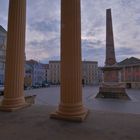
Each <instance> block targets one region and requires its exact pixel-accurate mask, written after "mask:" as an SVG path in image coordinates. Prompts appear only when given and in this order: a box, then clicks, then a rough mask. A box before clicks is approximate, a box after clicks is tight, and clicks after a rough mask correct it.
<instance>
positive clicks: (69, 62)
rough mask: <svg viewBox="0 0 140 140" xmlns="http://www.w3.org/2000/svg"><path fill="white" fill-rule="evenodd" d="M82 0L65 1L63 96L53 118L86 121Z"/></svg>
mask: <svg viewBox="0 0 140 140" xmlns="http://www.w3.org/2000/svg"><path fill="white" fill-rule="evenodd" d="M81 64H82V63H81V11H80V0H61V99H60V104H59V107H58V110H57V111H56V112H55V113H53V114H51V117H52V118H58V119H65V120H73V121H82V120H84V118H85V117H86V115H87V110H86V109H85V108H84V107H83V103H82V78H81V76H82V74H81Z"/></svg>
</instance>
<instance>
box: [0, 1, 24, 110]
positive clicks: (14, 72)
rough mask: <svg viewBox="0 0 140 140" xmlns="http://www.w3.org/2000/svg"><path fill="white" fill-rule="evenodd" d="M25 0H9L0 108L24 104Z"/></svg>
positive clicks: (11, 108)
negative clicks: (3, 87) (3, 83)
mask: <svg viewBox="0 0 140 140" xmlns="http://www.w3.org/2000/svg"><path fill="white" fill-rule="evenodd" d="M25 24H26V0H10V1H9V16H8V34H7V50H6V68H5V90H4V99H3V101H2V106H1V108H4V109H5V110H14V109H17V108H21V107H23V106H25V99H24V94H23V84H24V63H25V60H24V58H25V57H24V55H25V53H24V52H25Z"/></svg>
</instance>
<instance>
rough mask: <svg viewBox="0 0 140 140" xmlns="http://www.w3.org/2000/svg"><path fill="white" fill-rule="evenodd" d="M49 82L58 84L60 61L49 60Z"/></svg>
mask: <svg viewBox="0 0 140 140" xmlns="http://www.w3.org/2000/svg"><path fill="white" fill-rule="evenodd" d="M48 79H49V82H50V83H51V84H60V61H49V75H48Z"/></svg>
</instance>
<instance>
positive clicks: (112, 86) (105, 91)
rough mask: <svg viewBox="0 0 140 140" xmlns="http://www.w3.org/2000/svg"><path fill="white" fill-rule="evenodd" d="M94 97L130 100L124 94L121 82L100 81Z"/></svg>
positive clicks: (123, 86)
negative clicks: (97, 91)
mask: <svg viewBox="0 0 140 140" xmlns="http://www.w3.org/2000/svg"><path fill="white" fill-rule="evenodd" d="M96 98H114V99H124V100H130V98H129V96H128V95H127V94H126V91H125V85H124V84H123V83H102V84H101V85H100V88H99V93H98V94H97V96H96Z"/></svg>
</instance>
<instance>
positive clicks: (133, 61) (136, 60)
mask: <svg viewBox="0 0 140 140" xmlns="http://www.w3.org/2000/svg"><path fill="white" fill-rule="evenodd" d="M136 64H140V59H139V58H135V57H130V58H126V59H124V60H123V61H121V62H119V63H118V65H120V66H123V65H126V66H129V65H136Z"/></svg>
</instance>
